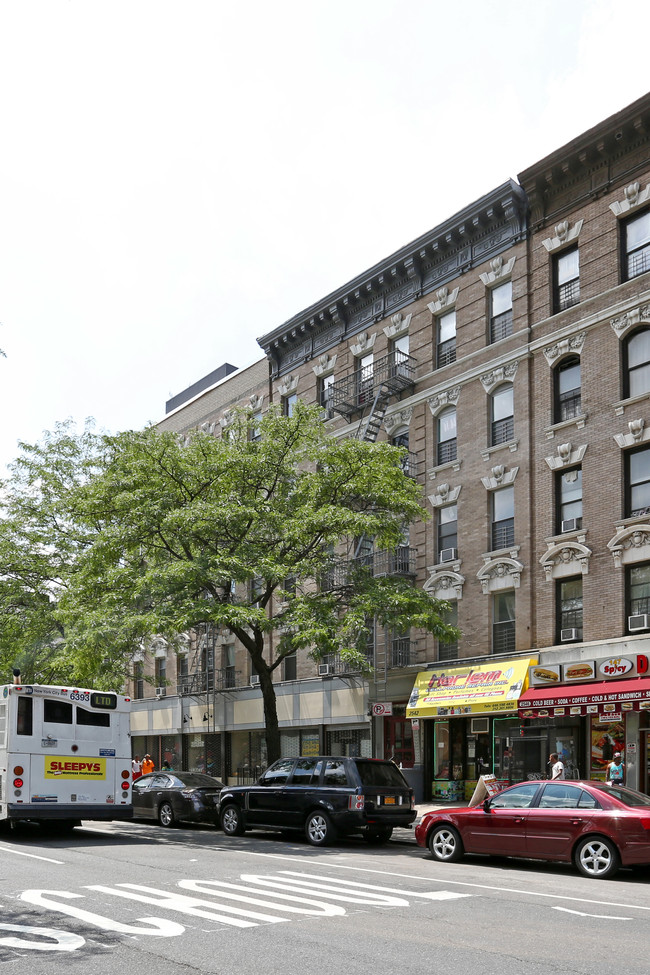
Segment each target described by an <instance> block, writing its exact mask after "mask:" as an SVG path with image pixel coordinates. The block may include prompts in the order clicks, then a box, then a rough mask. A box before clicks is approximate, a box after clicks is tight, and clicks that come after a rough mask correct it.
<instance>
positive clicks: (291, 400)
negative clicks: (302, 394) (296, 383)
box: [282, 393, 298, 416]
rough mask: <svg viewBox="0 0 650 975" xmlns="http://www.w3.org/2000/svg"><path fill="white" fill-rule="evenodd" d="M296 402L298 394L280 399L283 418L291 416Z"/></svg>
mask: <svg viewBox="0 0 650 975" xmlns="http://www.w3.org/2000/svg"><path fill="white" fill-rule="evenodd" d="M297 402H298V394H297V393H291V394H290V395H289V396H283V397H282V412H283V413H284V415H285V416H293V411H294V410H295V408H296V404H297Z"/></svg>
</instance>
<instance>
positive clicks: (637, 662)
mask: <svg viewBox="0 0 650 975" xmlns="http://www.w3.org/2000/svg"><path fill="white" fill-rule="evenodd" d="M648 676H650V657H648V656H647V655H646V654H644V653H632V654H629V655H626V656H624V655H621V656H620V657H617V656H612V657H601V658H599V659H598V660H576V661H574V662H573V663H570V664H562V665H560V664H555V665H549V664H546V665H545V666H540V665H537V666H534V667H531V668H530V673H529V677H530V685H531V687H544V686H547V687H549V686H553V684H558V683H561V684H586V683H589V682H590V681H595V680H616V679H618V678H619V677H627V678H630V677H648Z"/></svg>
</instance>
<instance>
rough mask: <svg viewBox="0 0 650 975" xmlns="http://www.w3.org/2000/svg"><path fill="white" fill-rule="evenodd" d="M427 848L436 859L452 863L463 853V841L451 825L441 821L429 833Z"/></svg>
mask: <svg viewBox="0 0 650 975" xmlns="http://www.w3.org/2000/svg"><path fill="white" fill-rule="evenodd" d="M428 842H429V849H430V851H431V855H432V856H433V857H434V858H435V859H436V860H442V861H444V862H445V863H453V862H454V861H455V860H460V858H461V857H462V855H463V841H462V840H461V838H460V836H459V835H458V832H457V831H456V830H455V829H454V827H453V826H447V825H446V823H443V824H442V825H440V826H435V827H434V828H433V829H432V830H431V832H430V833H429V840H428Z"/></svg>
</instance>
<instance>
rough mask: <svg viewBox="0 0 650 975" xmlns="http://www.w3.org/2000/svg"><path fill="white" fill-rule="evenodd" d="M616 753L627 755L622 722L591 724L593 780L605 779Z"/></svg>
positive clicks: (591, 776)
mask: <svg viewBox="0 0 650 975" xmlns="http://www.w3.org/2000/svg"><path fill="white" fill-rule="evenodd" d="M614 752H620V753H621V754H622V755H625V725H624V724H623V722H622V721H608V722H601V721H594V720H592V722H591V774H590V776H589V778H591V779H604V778H605V770H606V769H607V766H608V765H609V763H610V762H611V760H612V758H613V756H614Z"/></svg>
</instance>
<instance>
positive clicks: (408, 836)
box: [391, 801, 469, 843]
mask: <svg viewBox="0 0 650 975" xmlns="http://www.w3.org/2000/svg"><path fill="white" fill-rule="evenodd" d="M468 805H469V803H468V802H467V801H464V802H422V803H419V804H418V805H417V806H416V807H415V809H416V811H417V816H416V817H415V819H414V820H413V823H412V825H411V826H407V827H401V826H398V827H396V828H395V829H394V830H393V835H392V836H391V841H394V842H397V843H415V824H416V823H417V822H418V820H420V819H422V817H423V816H424V814H425V813H428V812H431V811H432V810H435V809H442V810H445V809H451V808H452V807H453V808H455V809H457V808H458V807H459V806H468Z"/></svg>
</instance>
